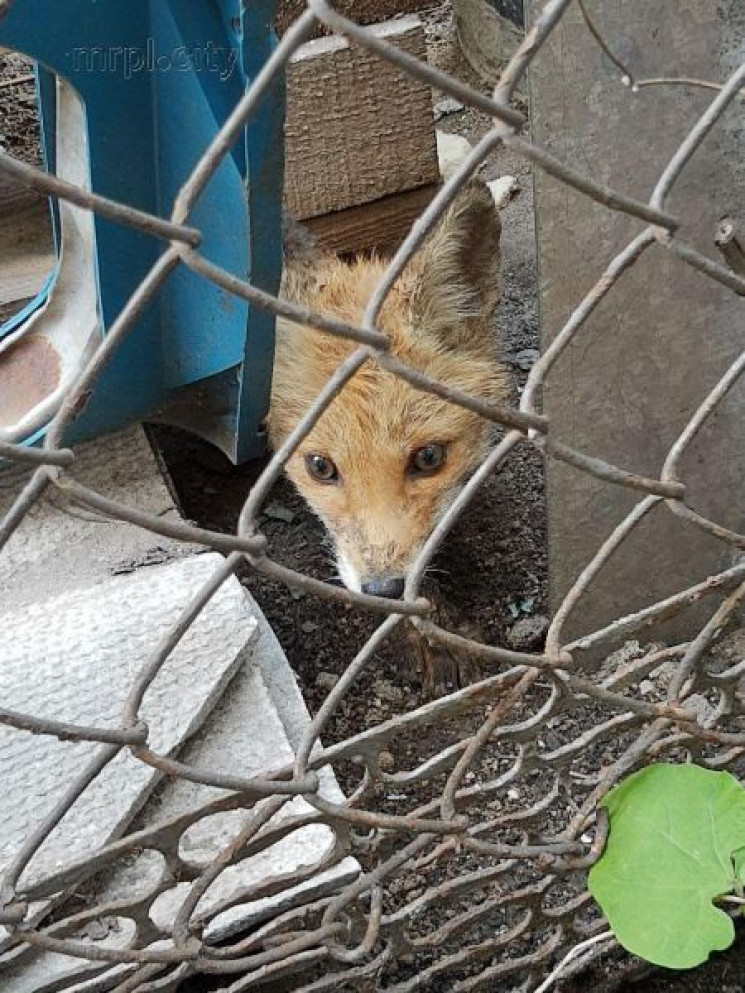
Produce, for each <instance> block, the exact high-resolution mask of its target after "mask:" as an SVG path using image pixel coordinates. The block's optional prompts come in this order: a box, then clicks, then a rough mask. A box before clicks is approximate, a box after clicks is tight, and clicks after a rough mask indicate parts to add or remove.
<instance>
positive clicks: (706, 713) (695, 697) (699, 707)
mask: <svg viewBox="0 0 745 993" xmlns="http://www.w3.org/2000/svg"><path fill="white" fill-rule="evenodd" d="M683 706H684V707H685V709H686V710H690V711H692V712H693V713H694V714H695V715H696V718H697V720H698V722H699V724H703V725H706V722H707V721H709V720H710V719H711V718H712V717H713V716H714V707H713V706H712V705H711V704H710V703H709V701H708V700H707V699H706V697H705V696H703V694H701V693H694V694H692V695H691V696H689V697H687V698H686V699H685V700H684V701H683Z"/></svg>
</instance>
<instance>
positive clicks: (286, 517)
mask: <svg viewBox="0 0 745 993" xmlns="http://www.w3.org/2000/svg"><path fill="white" fill-rule="evenodd" d="M263 513H264V517H268V518H269V519H270V520H272V521H282V523H283V524H292V522H293V521H294V520H295V511H294V510H290V508H289V507H285V505H284V504H283V503H278V502H277V501H276V500H272V502H271V503H268V504H267V505H266V507H264V511H263Z"/></svg>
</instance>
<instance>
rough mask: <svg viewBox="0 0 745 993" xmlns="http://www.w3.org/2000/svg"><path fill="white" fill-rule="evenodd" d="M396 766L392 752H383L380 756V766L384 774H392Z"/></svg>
mask: <svg viewBox="0 0 745 993" xmlns="http://www.w3.org/2000/svg"><path fill="white" fill-rule="evenodd" d="M395 764H396V760H395V759H394V757H393V756H392V755H391V753H390V752H381V753H380V755H378V765H379V766H380V768H381V769H382V770H383V772H390V771H391V770H392V769H393V767H394V766H395Z"/></svg>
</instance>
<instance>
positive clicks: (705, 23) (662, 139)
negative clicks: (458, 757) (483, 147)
mask: <svg viewBox="0 0 745 993" xmlns="http://www.w3.org/2000/svg"><path fill="white" fill-rule="evenodd" d="M543 6H544V0H531V3H530V7H531V12H532V16H534V17H535V16H536V15H537V13H538V12H539V11H540V10H541V9H542V8H543ZM589 9H590V12H591V14H592V16H593V18H594V19H595V21H596V24H597V26H598V28H599V29H600V30H601V32H602V34H603V36H604V37H605V39H606V41H607V42H608V44H609V46H610V47H611V50H612V51H613V52H614V53H616V54H617V55H618V56H619V58H620V59H621V60H622V61H623V62H624V63H625V64H626V65H627V66H628V67H629V68H630V69H631V71H632V72H633V73H634V76H635V78H636V79H638V80H642V79H646V78H650V77H666V76H673V77H681V76H687V77H698V78H700V79H705V80H713V81H715V82H723V81H724V80H725V79H726V78H727V76H728V74H729V73H731V72H732V70H733V69H734V68H736V66H737V65H738V64H740V63H741V62H742V61H743V58H745V7H743V5H742V0H722V2H720V3H717V4H712V3H709V2H708V0H664V2H662V3H647V2H646V0H607V2H606V3H603V4H591V5H589ZM621 75H622V74H621V72H620V71H619V70H618V69H617V68H616V67H615V66H614V65H613V64H612V62H611V61H610V60H609V58H608V57H607V56H606V55H605V54H603V52H602V51H601V50H600V48H599V47H598V46H597V44H596V43H595V41H594V40H593V38H592V37H591V35H590V34H589V32H588V30H587V27H586V26H585V24H584V23H583V21H582V18H581V13H580V10H579V7H578V6H576V5H573V6H571V7H570V8H569V10H568V12H567V14H566V15H565V16H564V18H563V20H562V22H561V24H560V25H559V27H558V28H557V30H555V31H554V33H553V35H552V37H551V39H550V41H549V43H548V45H547V46H546V47H545V48H544V49H543V50H542V52H541V53H540V55H539V57H538V58H537V60H536V61H535V63H534V65H533V68H532V69H531V78H530V90H531V120H532V133H533V139H534V140H535V141H536V142H537V143H538V144H540V145H542V146H543V147H545V148H547V149H548V150H549V151H550V152H552V153H553V154H554V155H556V156H558V157H560V158H561V159H562V160H564V161H565V162H567V163H569V164H571V165H572V166H573V167H574V168H576V169H578V170H580V171H581V172H583V173H585V174H587V175H589V176H591V177H593V178H595V179H598V180H600V181H603V182H605V183H608V184H609V185H611V186H612V187H614V188H616V189H618V190H622V191H624V192H627V193H629V194H632V195H634V196H636V197H638V198H640V199H644V200H646V199H647V198H648V197H649V194H650V192H651V190H652V188H653V187H654V185H655V182H656V180H657V179H658V177H659V176H660V174H661V172H662V170H663V169H664V167H665V165H666V163H667V161H668V160H669V158H670V157H671V156H672V154H673V153H674V151H675V149H676V148H677V147H678V145H679V144H680V142H681V141H682V140H683V138H684V137H685V135H686V134H687V133H688V131H689V129H690V128H691V126H692V125H693V123H694V122H695V120H696V119H697V117H698V116H699V115H700V114H701V113H702V111H703V110H704V109H705V108H706V106H707V105H708V103H709V102H710V101H711V100H712V99H713V97H714V96H715V93H714V92H713V91H711V90H706V89H702V88H693V87H690V86H672V85H665V86H648V87H642V88H640V89H639V90H638V92H632V90H631V89H630V88H629V87H627V86H624V85H623V83H622V81H621ZM535 193H536V212H537V242H538V271H539V277H540V311H541V328H542V330H541V335H542V346H543V347H544V348H545V347H546V345H548V344H549V343H550V341H551V340H552V339H553V337H554V336H555V335H556V334H557V332H558V331H559V330H560V328H561V326H562V324H563V322H564V321H565V320H566V318H567V317H568V315H569V314H570V312H571V311H572V309H573V307H574V306H575V305H576V304H577V303H578V302H579V301H580V299H581V298H582V296H583V295H584V294H585V293H586V292H587V291H588V290H589V289H590V287H591V286H592V285H593V283H594V282H595V281H596V280H597V279H598V277H599V276H600V275H601V273H602V272H603V270H604V268H605V267H606V265H607V264H608V262H610V260H611V259H612V258H613V256H614V255H615V254H616V253H617V252H618V251H619V250H620V249H621V248H622V247H623V246H624V245H625V244H627V243H628V242H629V241H630V240H631V238H632V237H633V236H634V235H635V234H636V233H638V232H639V231H641V230H642V224H643V222H640V221H636V220H633V219H631V218H628V217H626V216H624V215H622V214H618V213H614V212H612V211H610V210H608V209H607V208H605V207H602V206H600V205H598V204H595V203H593V202H592V201H590V200H589V199H587V198H586V197H584V196H582V195H581V194H579V193H576V192H574V191H573V190H571V189H569V187H567V186H565V185H563V184H562V183H560V182H558V181H557V180H554V179H552V178H550V177H549V176H546V175H545V174H543V173H542V172H541V171H540V170H537V171H536V179H535ZM669 209H671V211H672V212H673V213H675V214H677V215H678V216H680V217H681V218H683V221H684V223H683V226H682V228H681V232H680V235H681V237H682V238H683V239H684V240H686V241H688V242H690V243H691V244H693V245H694V246H695V247H696V248H698V249H699V250H701V251H703V252H706V253H707V254H709V255H711V256H712V257H714V258H716V260H717V261H720V262H721V261H722V258H721V256H720V255H719V254H718V252H717V249H716V248H715V245H714V236H715V233H716V228H717V223H718V222H719V221H720V219H721V218H722V217H724V216H729V217H731V218H733V219H734V222H735V224H736V226H737V228H738V229H739V231H740V232H742V231H743V230H745V126H744V125H743V101H742V99H741V98H740V99H738V100H736V101H735V102H734V103H733V105H732V106H731V107H730V108H729V110H728V111H727V113H726V115H725V117H724V118H723V119H722V121H721V122H720V123H719V125H718V127H717V128H716V129H715V131H714V132H713V133H712V134H711V135H709V137H708V138H707V140H706V142H705V144H704V145H703V146H702V148H701V149H700V150H699V152H698V154H697V155H696V156H695V158H694V160H693V161H692V162H691V163H690V165H689V166H688V168H687V169H686V170H685V172H684V175H683V176H682V177H681V179H680V181H679V182H678V183H677V185H676V186H675V188H674V193H673V195H672V197H671V198H670V201H669ZM744 343H745V306H744V303H743V300H742V298H739V297H737V296H735V295H734V294H733V293H732V292H731V291H729V290H727V289H725V288H724V287H722V286H720V285H718V284H717V283H715V282H714V281H712V280H711V279H709V278H707V277H705V276H703V275H700V274H699V273H698V272H695V271H694V270H692V269H691V268H689V267H688V266H686V265H685V264H684V263H682V262H681V261H679V260H677V259H676V258H675V257H673V255H672V254H671V253H670V252H668V251H667V250H665V249H664V248H662V247H660V246H659V245H655V246H653V247H652V248H651V249H649V250H648V251H647V253H646V254H645V256H644V257H643V258H642V260H641V261H640V262H639V263H637V265H636V266H635V267H634V268H633V269H632V270H631V271H630V272H628V273H627V274H626V275H625V276H624V278H623V279H622V281H621V283H620V284H619V285H618V286H617V287H616V288H615V289H614V290H613V291H612V293H611V295H610V296H609V297H608V298H606V300H605V301H604V302H603V303H602V304H601V305H600V307H599V308H598V309H597V311H596V312H595V314H594V315H593V316H592V318H591V319H590V320H589V321H588V322H587V324H586V325H585V327H584V328H583V329H582V330H581V331H580V333H579V336H578V338H577V339H576V340H575V342H574V344H573V345H572V347H570V349H569V350H568V352H567V353H565V354H564V356H563V357H562V358H561V359H560V361H559V363H558V364H557V366H556V367H555V368H554V370H553V372H552V374H551V376H550V377H549V381H548V384H547V388H546V390H545V393H544V401H545V403H544V410H545V412H546V413H547V414H548V415H549V417H550V419H551V423H552V428H551V430H552V432H553V433H554V436H555V437H556V438H558V439H560V440H562V441H565V442H566V443H568V444H570V445H572V446H574V447H576V448H578V449H580V450H582V451H583V452H586V453H589V454H593V455H598V456H600V457H603V458H606V459H608V460H609V461H611V462H613V463H615V464H616V465H619V466H621V467H623V468H626V469H630V470H633V471H636V472H639V473H644V474H649V475H658V474H659V472H660V468H661V466H662V463H663V461H664V458H665V455H666V453H667V450H668V448H669V446H670V444H671V443H672V441H673V440H674V439H675V437H676V436H677V435H678V433H679V432H680V430H681V429H682V427H683V426H684V425H685V423H686V421H687V419H688V417H689V416H690V414H691V413H692V411H693V410H694V409H695V408H696V407H697V406H698V404H699V403H700V402H701V400H702V399H703V398H704V396H705V395H706V393H707V392H708V390H709V389H710V388H711V387H712V386H713V385H714V384H715V383H716V381H717V380H718V378H719V377H720V376H721V375H722V373H723V372H724V371H725V369H726V368H727V366H728V365H729V364H730V363H731V362H732V361H733V360H734V358H735V357H736V355H737V354H738V353H739V352H740V350H741V349H742V348H743V344H744ZM744 414H745V384H741V385H738V386H736V387H735V388H734V389H733V390H732V392H731V394H730V395H729V397H728V399H727V401H726V402H725V404H724V405H723V406H722V408H721V409H720V411H719V412H718V413H717V414H716V415H715V416H714V417H713V418H712V419H711V421H710V422H709V423H708V424H707V426H706V427H705V429H704V430H703V431H702V432H701V434H700V436H699V438H698V439H697V441H696V442H695V444H694V445H693V447H692V449H691V450H690V452H689V454H688V456H687V458H686V460H685V462H684V465H683V469H684V481H685V482H686V484H687V485H688V493H689V495H688V502H689V503H690V505H691V506H692V507H694V508H695V509H696V510H698V511H699V512H701V513H702V514H705V515H706V516H708V517H710V518H712V519H713V520H715V521H717V522H719V523H721V524H724V525H726V526H728V527H730V528H733V529H735V530H737V531H739V532H743V531H744V530H745V526H744V525H745V513H744V511H743V500H742V493H743V480H744V479H745V446H744V445H743V442H742V432H743V415H744ZM547 487H548V515H549V541H550V553H549V557H550V577H551V596H552V603H553V606H554V608H555V607H556V606H557V605H558V603H559V602H560V600H561V598H562V596H563V595H564V593H565V592H566V590H567V589H568V588H569V586H570V584H571V583H572V581H573V580H574V579H575V578H576V576H577V575H578V573H579V572H580V570H581V569H582V568H583V566H585V565H586V564H587V562H588V561H589V560H590V559H591V557H592V555H593V554H594V553H595V551H596V550H597V548H598V546H599V545H600V544H601V542H602V541H603V539H605V538H606V537H607V536H608V534H609V533H610V532H611V530H612V529H613V527H614V525H616V524H617V523H618V522H619V521H620V520H621V519H622V518H623V517H624V515H625V514H626V513H627V511H628V510H629V509H630V508H631V507H632V506H633V504H634V503H635V502H637V500H638V499H639V498H640V497H639V494H633V493H631V492H630V491H629V490H627V489H624V488H621V487H618V486H612V485H610V484H608V483H602V482H600V481H598V480H596V479H594V478H592V477H590V476H588V475H585V474H583V473H580V472H578V471H577V470H575V469H573V468H570V467H568V466H566V465H563V464H560V463H557V462H555V461H553V460H551V461H550V462H549V463H548V467H547ZM736 554H737V553H736V552H735V551H734V550H733V548H732V546H729V545H726V544H724V543H720V542H718V541H716V540H715V539H713V538H711V537H709V536H708V535H705V534H703V533H702V532H701V531H699V530H698V529H696V528H695V527H692V526H689V525H687V524H683V522H682V521H680V520H679V519H678V518H676V517H674V516H673V515H672V514H671V513H670V512H669V510H668V509H667V508H666V507H665V506H658V507H657V508H656V509H655V510H654V511H653V512H652V513H651V515H649V516H648V517H647V518H646V520H645V521H644V522H643V523H642V525H641V526H640V527H638V529H637V530H636V531H635V533H634V534H633V536H632V537H631V538H630V539H629V540H627V541H626V543H625V544H624V545H623V547H622V548H621V549H620V550H619V551H618V553H617V554H616V555H615V557H614V558H613V559H612V560H611V562H610V563H609V564H608V566H607V567H606V568H605V569H604V570H603V572H602V573H601V575H600V576H599V577H598V579H597V581H596V582H595V584H594V586H593V588H592V589H591V590H590V591H589V592H588V594H587V595H586V597H585V598H584V599H583V601H582V602H581V604H580V606H579V608H578V609H577V611H576V612H575V615H574V618H573V621H572V623H571V624H570V625H569V628H568V631H567V633H569V634H570V635H579V634H583V633H588V632H590V631H592V630H595V629H596V628H598V627H599V626H601V625H603V624H605V623H607V622H608V621H610V620H612V619H613V618H614V617H617V616H620V615H622V614H625V613H629V612H631V611H633V610H635V609H638V608H640V607H642V606H643V605H645V604H649V603H653V602H655V601H656V600H658V599H661V598H662V597H664V596H666V595H669V594H670V593H673V592H675V591H677V590H680V589H683V588H685V587H686V586H687V585H691V584H693V583H695V582H697V581H699V580H701V579H703V578H705V577H706V576H707V575H709V574H711V573H713V572H715V571H718V570H720V569H722V568H726V567H727V566H728V565H730V564H732V562H733V560H734V559H735V556H736ZM711 609H713V607H709V608H708V610H709V611H710V610H711ZM699 616H701V615H699ZM695 620H696V618H695V617H694V616H693V614H692V613H691V612H689V613H687V614H684V615H681V616H680V617H679V618H678V619H677V620H675V621H672V622H670V623H669V624H668V627H667V628H666V629H665V634H666V635H668V636H672V637H682V638H685V637H688V636H690V635H691V634H692V632H693V630H694V623H695Z"/></svg>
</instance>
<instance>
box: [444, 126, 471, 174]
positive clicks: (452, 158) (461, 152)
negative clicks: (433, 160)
mask: <svg viewBox="0 0 745 993" xmlns="http://www.w3.org/2000/svg"><path fill="white" fill-rule="evenodd" d="M435 135H436V136H437V159H438V161H439V163H440V175H441V176H442V178H443V179H450V177H451V176H452V175H453V173H454V172H455V170H456V169H457V168H458V166H459V165H460V164H461V163H462V162H463V161H464V159H466V158H467V157H468V156H469V155H470V153H471V143H470V141H468V139H467V138H462V137H461V136H460V135H459V134H448V133H447V132H446V131H436V132H435Z"/></svg>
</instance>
